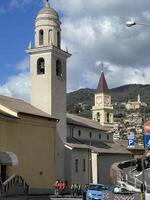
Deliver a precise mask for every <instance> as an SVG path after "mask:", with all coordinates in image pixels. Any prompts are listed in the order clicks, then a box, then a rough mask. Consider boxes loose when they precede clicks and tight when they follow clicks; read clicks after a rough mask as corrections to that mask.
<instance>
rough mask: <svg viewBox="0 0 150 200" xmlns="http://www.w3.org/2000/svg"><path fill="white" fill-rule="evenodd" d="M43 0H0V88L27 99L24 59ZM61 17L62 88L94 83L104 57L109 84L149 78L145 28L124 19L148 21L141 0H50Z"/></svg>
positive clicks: (145, 3) (145, 4) (149, 3)
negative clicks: (65, 55)
mask: <svg viewBox="0 0 150 200" xmlns="http://www.w3.org/2000/svg"><path fill="white" fill-rule="evenodd" d="M44 2H45V0H3V1H2V0H1V1H0V25H1V32H0V94H2V95H8V96H13V97H18V98H22V99H25V100H27V101H29V96H30V79H29V62H28V56H27V54H26V52H25V50H26V49H27V47H28V44H29V41H30V40H32V44H33V40H34V20H35V17H36V15H37V13H38V11H39V10H40V9H41V8H42V7H43V4H44ZM50 3H51V6H52V7H53V8H54V9H55V10H56V11H57V12H58V13H59V15H60V20H61V22H62V25H61V28H62V48H63V49H65V48H66V47H67V48H68V49H69V52H70V53H71V54H72V57H71V58H69V60H68V63H67V91H68V92H70V91H74V90H77V89H79V88H84V87H88V88H96V87H97V84H98V80H99V76H100V63H101V62H103V63H104V71H105V76H106V79H107V82H108V86H109V88H113V87H117V86H121V85H125V84H132V83H141V84H149V83H150V79H149V77H150V56H149V52H150V42H149V38H150V28H148V27H142V26H135V27H132V28H127V27H126V25H125V22H126V21H127V20H129V19H134V20H136V21H140V22H145V23H150V9H149V8H150V1H147V0H132V4H131V0H126V1H123V0H107V1H106V0H50Z"/></svg>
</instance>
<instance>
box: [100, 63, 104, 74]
mask: <svg viewBox="0 0 150 200" xmlns="http://www.w3.org/2000/svg"><path fill="white" fill-rule="evenodd" d="M100 68H101V72H103V71H104V64H103V62H101V64H100Z"/></svg>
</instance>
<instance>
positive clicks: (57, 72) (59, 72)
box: [56, 60, 62, 77]
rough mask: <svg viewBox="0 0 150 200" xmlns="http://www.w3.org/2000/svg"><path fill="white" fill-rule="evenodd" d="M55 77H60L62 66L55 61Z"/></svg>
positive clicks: (58, 61) (59, 62)
mask: <svg viewBox="0 0 150 200" xmlns="http://www.w3.org/2000/svg"><path fill="white" fill-rule="evenodd" d="M56 75H57V76H60V77H62V65H61V61H60V60H56Z"/></svg>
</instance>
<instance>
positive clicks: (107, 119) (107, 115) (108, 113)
mask: <svg viewBox="0 0 150 200" xmlns="http://www.w3.org/2000/svg"><path fill="white" fill-rule="evenodd" d="M107 123H109V113H107Z"/></svg>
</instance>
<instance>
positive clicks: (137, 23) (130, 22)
mask: <svg viewBox="0 0 150 200" xmlns="http://www.w3.org/2000/svg"><path fill="white" fill-rule="evenodd" d="M135 25H143V26H150V24H147V23H141V22H135V21H134V20H129V21H127V22H126V26H127V27H131V26H135Z"/></svg>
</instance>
